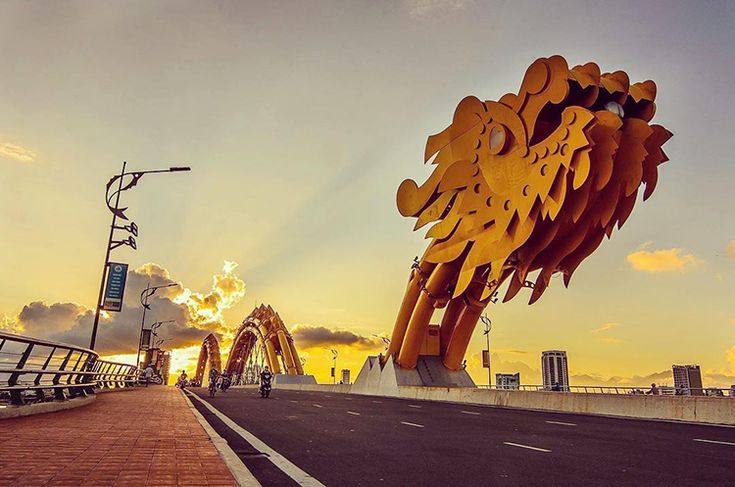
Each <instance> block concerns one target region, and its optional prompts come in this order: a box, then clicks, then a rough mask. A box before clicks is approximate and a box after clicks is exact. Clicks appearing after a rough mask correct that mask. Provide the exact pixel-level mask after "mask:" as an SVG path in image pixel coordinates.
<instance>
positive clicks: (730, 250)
mask: <svg viewBox="0 0 735 487" xmlns="http://www.w3.org/2000/svg"><path fill="white" fill-rule="evenodd" d="M725 255H727V256H728V257H730V258H731V259H735V240H731V241H730V243H729V244H727V247H725Z"/></svg>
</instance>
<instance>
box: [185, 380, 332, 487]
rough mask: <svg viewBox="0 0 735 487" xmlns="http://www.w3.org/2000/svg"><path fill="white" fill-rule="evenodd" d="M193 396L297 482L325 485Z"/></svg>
mask: <svg viewBox="0 0 735 487" xmlns="http://www.w3.org/2000/svg"><path fill="white" fill-rule="evenodd" d="M191 397H193V398H194V399H196V400H197V401H199V402H200V403H202V405H204V407H205V408H207V409H209V410H210V411H211V412H212V413H213V414H214V415H215V416H217V417H218V418H219V419H220V420H222V422H223V423H225V424H226V425H227V426H229V427H230V429H232V431H234V432H235V433H237V434H238V435H240V436H242V437H243V438H244V439H245V441H247V442H248V443H250V444H251V445H253V447H254V448H255V449H257V450H258V451H259V452H261V453H265V454H267V455H268V460H270V461H271V463H273V465H275V466H276V467H278V468H279V469H280V470H281V471H282V472H283V473H285V474H286V475H288V476H289V477H291V478H292V479H293V480H294V481H295V482H296V483H297V484H299V485H301V486H304V487H325V485H324V484H322V483H321V482H319V481H318V480H317V479H315V478H314V477H312V476H311V475H309V474H308V473H306V472H304V471H303V470H301V469H300V468H299V467H297V466H296V465H294V464H293V463H291V462H290V461H289V460H288V459H287V458H286V457H284V456H283V455H281V454H280V453H278V452H277V451H275V450H274V449H273V448H271V447H269V446H268V445H266V444H265V443H263V442H262V441H261V440H260V439H259V438H258V437H256V436H255V435H253V434H252V433H250V432H249V431H247V430H245V429H244V428H243V427H242V426H240V425H239V424H237V423H235V422H234V421H233V420H231V419H230V418H229V417H228V416H226V415H225V414H224V413H222V412H221V411H220V410H219V409H217V408H215V407H214V406H212V405H211V404H209V403H208V402H207V401H205V400H204V399H202V398H200V397H199V396H197V395H196V394H191Z"/></svg>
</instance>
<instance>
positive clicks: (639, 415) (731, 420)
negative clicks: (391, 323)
mask: <svg viewBox="0 0 735 487" xmlns="http://www.w3.org/2000/svg"><path fill="white" fill-rule="evenodd" d="M281 389H286V390H289V389H290V390H301V391H315V392H330V393H342V394H361V395H369V396H376V397H393V398H395V399H404V400H423V401H437V402H447V403H454V404H473V405H476V406H487V407H499V408H504V409H521V410H526V411H545V412H553V413H568V414H587V415H592V416H604V417H612V418H629V419H642V420H650V421H670V422H677V423H693V424H701V425H712V426H731V427H732V425H735V399H733V398H727V397H725V398H721V397H688V396H687V397H683V396H638V395H635V396H633V395H612V394H587V393H563V392H544V391H496V390H493V391H489V390H485V389H475V388H447V387H418V386H400V387H396V388H394V389H393V390H388V389H379V388H373V389H372V390H367V391H366V390H359V391H352V390H351V389H350V386H348V385H332V384H318V385H316V386H314V385H310V386H308V385H283V386H281Z"/></svg>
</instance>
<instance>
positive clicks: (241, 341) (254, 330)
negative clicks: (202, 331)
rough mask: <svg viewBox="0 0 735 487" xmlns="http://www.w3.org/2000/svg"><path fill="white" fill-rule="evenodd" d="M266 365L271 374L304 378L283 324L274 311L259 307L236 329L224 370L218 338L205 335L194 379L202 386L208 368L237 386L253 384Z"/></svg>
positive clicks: (264, 306) (301, 366) (292, 343)
mask: <svg viewBox="0 0 735 487" xmlns="http://www.w3.org/2000/svg"><path fill="white" fill-rule="evenodd" d="M266 365H267V366H268V368H270V370H271V371H272V372H273V373H274V374H288V375H304V368H303V365H302V364H301V360H300V359H299V354H298V352H297V351H296V346H295V345H294V342H293V338H292V337H291V334H290V333H289V332H288V330H287V329H286V325H285V324H284V323H283V320H281V317H280V316H278V313H276V312H275V311H274V310H273V308H271V307H270V306H266V305H262V304H261V305H260V306H258V307H257V308H255V309H254V310H253V311H252V313H250V314H249V315H248V316H247V317H246V318H245V319H244V320H243V322H242V325H240V328H238V330H237V333H236V334H235V339H234V340H233V342H232V348H230V353H229V354H228V356H227V362H226V364H225V366H224V369H223V368H222V359H221V355H220V348H219V343H218V342H217V338H216V337H215V336H214V334H209V335H207V337H206V338H205V339H204V342H203V343H202V349H201V352H200V353H199V361H198V362H197V372H196V376H195V378H196V379H197V380H198V381H199V383H202V380H203V379H204V372H205V369H206V368H207V366H209V368H210V369H212V368H214V369H217V370H218V371H224V372H227V373H228V374H230V375H231V376H232V377H233V378H235V382H236V383H256V382H257V381H258V377H259V375H260V371H261V370H262V369H263V367H264V366H266Z"/></svg>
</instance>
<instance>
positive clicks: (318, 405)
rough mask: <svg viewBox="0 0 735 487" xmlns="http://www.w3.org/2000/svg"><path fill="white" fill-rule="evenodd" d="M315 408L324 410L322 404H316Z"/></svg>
mask: <svg viewBox="0 0 735 487" xmlns="http://www.w3.org/2000/svg"><path fill="white" fill-rule="evenodd" d="M314 407H315V408H323V407H324V406H322V405H321V404H314Z"/></svg>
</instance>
